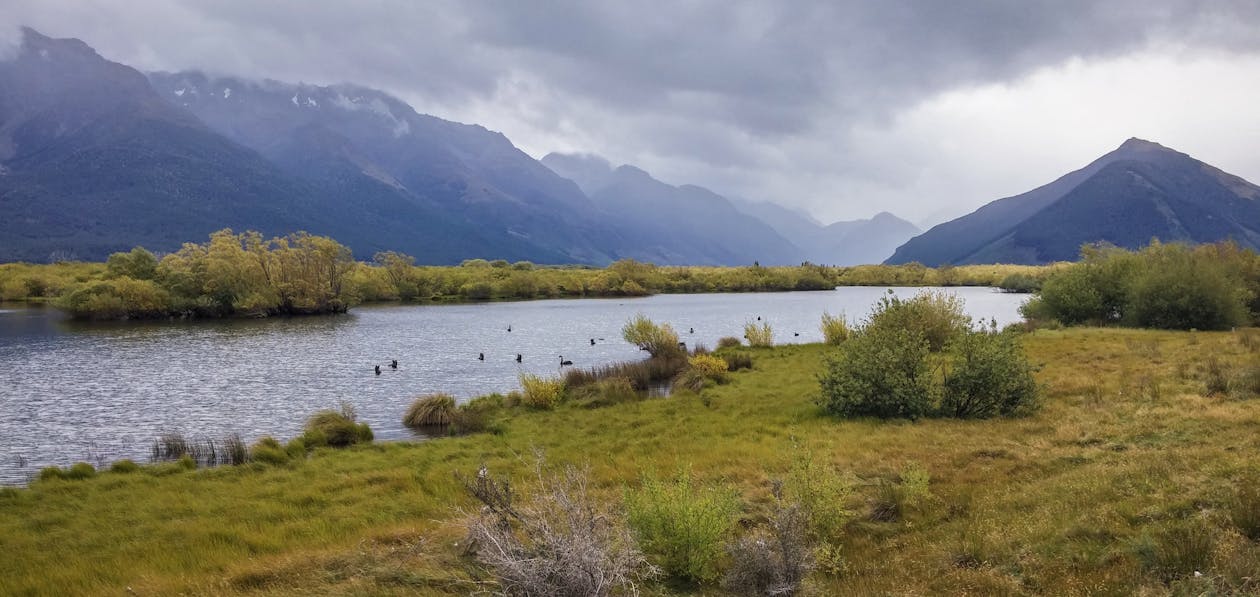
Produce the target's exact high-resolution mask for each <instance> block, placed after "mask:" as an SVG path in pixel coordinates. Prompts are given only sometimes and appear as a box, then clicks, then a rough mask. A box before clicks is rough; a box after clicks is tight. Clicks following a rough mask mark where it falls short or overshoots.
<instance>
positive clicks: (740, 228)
mask: <svg viewBox="0 0 1260 597" xmlns="http://www.w3.org/2000/svg"><path fill="white" fill-rule="evenodd" d="M542 163H543V165H545V166H547V167H548V168H551V169H552V170H553V171H555V172H556V173H557V174H559V175H560V176H563V177H565V178H568V179H570V180H573V181H574V182H576V183H577V184H578V185H579V186H580V187H581V188H582V190H583V191H585V192H586V194H587V195H588V196H590V198H591V200H592V201H594V202H595V203H596V205H598V206H599V207H600V209H602V210H604V211H606V212H607V213H609V214H610V215H611V216H612V217H613V218H614V219H615V220H616V221H617V222H619V223H620V224H621V225H622V226H625V227H627V228H628V229H631V230H635V231H636V235H635V238H636V241H635V242H636V246H637V247H638V248H639V249H640V250H641V251H644V252H646V253H647V254H648V256H649V257H648V259H649V260H652V261H656V262H658V263H687V264H692V265H736V264H752V263H761V264H763V265H788V264H791V265H795V264H798V263H800V262H801V261H802V260H803V255H802V253H801V251H800V250H799V249H798V248H797V247H796V246H794V245H793V244H792V243H791V242H789V241H788V240H787V239H785V238H783V237H782V236H780V235H779V234H778V233H777V232H775V231H774V229H773V228H771V227H770V226H767V225H766V224H765V223H764V222H762V221H761V220H758V219H757V218H755V217H752V216H750V215H748V214H745V213H742V212H740V211H739V210H737V209H735V206H733V205H732V204H731V202H730V201H729V200H727V199H726V198H725V197H723V196H721V195H718V194H717V193H714V192H713V191H710V190H708V189H705V188H703V187H698V186H694V185H683V186H672V185H669V184H666V183H664V182H661V181H659V180H657V179H655V178H653V177H652V176H651V175H650V174H648V173H647V172H645V171H643V170H640V169H639V168H635V167H634V166H628V165H623V166H620V167H618V168H615V169H614V168H613V167H612V166H611V164H609V163H608V162H607V161H605V160H603V159H602V158H598V157H595V156H574V155H564V154H556V153H552V154H549V155H547V156H545V157H543V159H542Z"/></svg>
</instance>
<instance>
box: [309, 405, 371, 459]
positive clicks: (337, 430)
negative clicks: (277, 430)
mask: <svg viewBox="0 0 1260 597" xmlns="http://www.w3.org/2000/svg"><path fill="white" fill-rule="evenodd" d="M372 437H373V434H372V428H371V427H368V424H367V423H360V422H358V416H357V415H356V414H355V412H354V408H353V407H352V406H350V405H349V404H342V405H341V408H340V409H337V410H332V409H328V410H321V411H319V412H317V413H315V414H313V415H311V417H310V418H309V419H307V420H306V426H305V427H304V428H303V432H302V441H303V444H304V445H305V446H306V448H308V449H309V448H318V447H322V446H330V447H333V448H344V447H347V446H352V445H354V444H358V443H371V441H372Z"/></svg>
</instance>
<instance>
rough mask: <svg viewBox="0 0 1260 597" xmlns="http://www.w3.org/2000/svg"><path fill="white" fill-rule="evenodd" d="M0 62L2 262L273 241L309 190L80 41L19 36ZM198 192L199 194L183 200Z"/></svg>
mask: <svg viewBox="0 0 1260 597" xmlns="http://www.w3.org/2000/svg"><path fill="white" fill-rule="evenodd" d="M23 34H24V35H23V42H22V45H21V48H20V50H19V52H18V54H17V55H16V57H14V58H13V59H11V60H8V61H3V62H0V238H3V239H4V240H3V242H0V260H5V261H11V260H32V261H44V260H48V259H50V258H90V259H103V258H104V257H105V256H106V255H108V254H109V253H110V252H113V251H118V250H123V249H127V248H130V247H132V246H134V245H135V244H137V243H143V244H146V245H149V246H151V247H152V248H155V249H158V248H161V249H167V250H173V249H176V248H178V247H179V246H180V243H182V242H184V241H188V240H196V239H202V238H205V237H206V235H207V234H208V233H209V232H212V231H214V230H216V229H219V228H222V227H225V226H233V227H237V228H244V227H250V228H256V229H259V230H261V231H263V232H268V233H278V232H282V231H289V230H294V229H296V228H297V227H298V226H299V225H302V224H307V225H306V226H305V227H307V228H311V229H313V230H314V229H318V228H319V226H318V224H319V222H321V221H323V220H311V221H309V222H308V221H306V220H304V219H303V218H300V217H298V216H297V215H295V214H296V213H298V212H301V211H303V210H304V209H307V207H308V206H309V204H308V201H309V198H308V195H307V193H306V189H305V188H304V187H302V186H301V185H298V184H295V183H293V182H292V181H289V180H287V179H286V178H285V177H283V176H282V175H281V174H280V172H279V170H278V169H277V168H276V167H275V166H273V165H272V164H270V163H269V162H267V161H266V160H264V159H263V158H262V157H261V156H259V155H257V154H256V153H254V152H252V151H249V150H248V149H245V148H243V147H240V146H239V145H236V144H234V143H231V142H230V141H228V140H226V139H224V138H222V137H221V136H219V135H217V134H215V133H213V132H212V131H210V130H209V129H207V128H206V127H205V126H204V125H203V124H202V123H201V122H199V121H198V120H197V119H196V118H195V117H193V116H192V115H191V114H188V113H187V112H185V111H183V110H178V109H175V108H173V107H171V106H170V105H169V104H168V103H166V102H165V101H163V100H162V99H161V98H159V97H158V96H157V94H156V93H154V92H153V90H152V88H150V87H149V84H148V81H147V80H146V79H145V77H144V76H143V75H141V74H140V73H139V72H137V71H135V70H134V69H131V68H129V67H126V66H123V65H121V64H117V63H113V62H109V61H107V60H105V59H103V58H101V57H100V56H99V55H97V53H96V52H95V51H93V50H92V49H91V48H89V47H88V46H87V45H86V44H84V43H83V42H80V41H78V40H54V39H50V38H48V37H45V36H43V35H40V34H39V33H37V32H35V31H34V30H31V29H24V30H23ZM192 189H195V190H196V192H195V193H194V192H190V190H192Z"/></svg>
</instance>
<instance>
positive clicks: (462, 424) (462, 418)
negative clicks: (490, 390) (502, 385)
mask: <svg viewBox="0 0 1260 597" xmlns="http://www.w3.org/2000/svg"><path fill="white" fill-rule="evenodd" d="M504 402H505V399H504V397H503V395H501V394H487V395H485V396H478V397H476V398H473V399H472V400H469V401H468V402H465V403H463V404H461V405H459V408H456V409H455V412H454V413H453V418H452V419H451V426H450V432H451V433H457V434H461V433H480V432H482V431H488V430H490V429H491V428H492V426H493V423H492V419H493V417H494V415H495V414H496V413H498V412H499V411H500V410H502V409H503V408H504V406H503V405H504Z"/></svg>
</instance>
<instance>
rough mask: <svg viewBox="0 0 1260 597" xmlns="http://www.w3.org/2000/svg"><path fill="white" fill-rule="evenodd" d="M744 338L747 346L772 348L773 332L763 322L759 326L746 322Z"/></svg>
mask: <svg viewBox="0 0 1260 597" xmlns="http://www.w3.org/2000/svg"><path fill="white" fill-rule="evenodd" d="M744 337H745V338H747V339H748V345H749V346H774V330H772V329H771V328H770V323H769V322H766V321H763V322H761V324H760V325H758V324H756V323H753V322H748V323H745V324H744Z"/></svg>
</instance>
